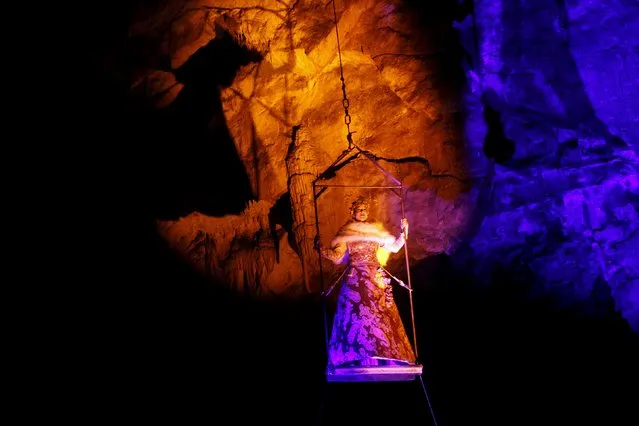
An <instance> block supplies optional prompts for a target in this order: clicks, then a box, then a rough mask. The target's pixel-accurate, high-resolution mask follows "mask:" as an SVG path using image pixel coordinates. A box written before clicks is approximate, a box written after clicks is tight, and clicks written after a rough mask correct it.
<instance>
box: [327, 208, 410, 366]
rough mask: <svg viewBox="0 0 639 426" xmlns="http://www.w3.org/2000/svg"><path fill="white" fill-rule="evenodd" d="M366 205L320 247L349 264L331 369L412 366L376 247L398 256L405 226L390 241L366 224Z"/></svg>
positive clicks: (332, 340)
mask: <svg viewBox="0 0 639 426" xmlns="http://www.w3.org/2000/svg"><path fill="white" fill-rule="evenodd" d="M368 210H369V203H368V201H367V200H366V199H365V198H363V197H360V198H358V199H356V200H355V201H354V202H353V203H352V205H351V208H350V213H351V216H352V219H351V220H349V221H348V222H346V224H344V225H343V226H342V227H341V229H340V230H339V231H338V233H337V235H336V236H335V238H333V240H332V241H331V248H322V247H319V251H320V254H321V256H323V257H325V258H327V259H330V260H331V261H332V262H333V263H335V264H344V263H347V264H348V265H347V270H346V271H345V273H344V274H343V275H342V279H341V282H340V283H339V284H340V290H339V295H338V299H337V310H336V313H335V318H334V320H333V328H332V332H331V338H330V342H329V349H328V363H329V368H331V367H338V366H346V365H352V366H358V365H362V366H363V365H389V364H409V363H410V364H413V363H415V361H416V360H415V353H414V351H413V348H412V346H411V345H410V342H409V340H408V336H407V335H406V331H405V329H404V325H403V324H402V320H401V318H400V316H399V312H398V310H397V305H396V304H395V301H394V299H393V295H392V287H391V282H390V278H389V277H388V274H387V273H386V272H385V270H384V268H382V267H381V265H380V263H379V261H378V259H377V250H378V248H380V247H383V248H384V249H386V250H388V251H389V252H391V253H397V252H398V251H399V250H400V249H401V248H402V247H403V246H404V244H405V242H406V240H405V234H407V233H408V222H407V220H406V219H402V233H401V235H399V236H398V237H397V238H395V237H393V236H392V235H391V234H390V233H389V232H388V231H387V230H386V229H385V228H384V226H383V225H382V224H381V223H379V222H370V221H368Z"/></svg>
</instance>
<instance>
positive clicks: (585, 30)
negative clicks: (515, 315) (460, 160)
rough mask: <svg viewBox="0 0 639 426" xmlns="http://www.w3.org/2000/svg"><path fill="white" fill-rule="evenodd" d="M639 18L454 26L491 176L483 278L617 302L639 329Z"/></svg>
mask: <svg viewBox="0 0 639 426" xmlns="http://www.w3.org/2000/svg"><path fill="white" fill-rule="evenodd" d="M638 17H639V4H638V3H637V2H632V1H600V2H589V1H555V0H539V1H535V2H527V1H523V0H513V1H503V0H502V1H488V0H485V1H484V0H477V1H475V10H474V13H470V14H468V15H467V16H465V17H461V18H460V19H459V20H458V22H456V24H455V25H456V28H458V29H459V31H460V36H461V39H462V40H463V43H464V46H465V49H466V51H467V57H466V61H465V65H464V66H465V69H466V70H467V74H468V76H469V79H468V80H469V85H468V91H467V93H466V99H467V106H468V115H469V119H468V120H467V121H466V141H467V144H468V146H469V154H470V158H471V164H472V165H471V166H470V170H471V173H472V174H473V175H474V176H485V175H490V176H491V187H490V190H489V191H487V192H486V195H485V197H483V198H482V200H483V201H482V202H483V203H484V209H483V213H482V220H481V224H480V226H479V227H478V228H477V232H476V234H475V235H474V236H473V238H471V239H469V240H468V242H467V243H468V246H467V247H468V250H469V253H468V256H469V257H470V258H472V259H473V260H472V261H471V262H470V263H472V268H474V271H475V273H476V275H477V276H479V277H481V278H482V279H484V280H488V281H490V280H491V277H492V274H493V273H494V271H495V269H496V268H497V267H502V268H503V267H504V266H506V267H509V268H512V269H514V270H519V271H521V273H522V274H524V275H527V276H528V277H529V281H531V282H532V284H530V285H531V294H533V295H534V296H540V295H545V294H552V295H555V296H556V297H557V300H558V301H559V303H561V304H563V305H567V306H571V305H573V306H574V305H579V304H582V305H585V306H588V305H592V304H593V303H594V304H596V303H598V302H602V303H603V302H604V300H603V299H606V298H612V299H613V300H614V304H615V306H616V309H617V310H618V311H619V312H620V313H621V314H622V315H623V316H624V317H625V318H626V319H627V321H628V322H629V324H630V325H631V326H632V327H633V329H634V330H635V331H638V330H639V254H638V253H639V233H638V232H637V228H638V227H639V222H638V221H637V211H638V210H639V178H638V175H637V149H638V145H639V134H638V133H637V132H638V131H639V127H638V126H637V120H638V117H639V103H637V99H638V95H639V50H638V46H639V39H638V38H637V37H636V34H637V33H639V19H637V18H638ZM633 34H635V35H634V36H633ZM482 154H483V155H482ZM598 288H605V290H604V291H598V290H597V289H598ZM597 299H602V300H597Z"/></svg>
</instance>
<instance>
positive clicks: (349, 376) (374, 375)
mask: <svg viewBox="0 0 639 426" xmlns="http://www.w3.org/2000/svg"><path fill="white" fill-rule="evenodd" d="M422 370H423V366H422V365H421V364H411V365H374V366H364V367H339V368H335V369H334V370H333V371H329V370H327V371H326V380H327V381H329V382H408V381H412V380H415V378H416V377H417V376H420V375H421V374H422Z"/></svg>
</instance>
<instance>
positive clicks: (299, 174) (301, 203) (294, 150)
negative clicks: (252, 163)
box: [286, 126, 319, 292]
mask: <svg viewBox="0 0 639 426" xmlns="http://www.w3.org/2000/svg"><path fill="white" fill-rule="evenodd" d="M314 158H315V154H314V151H313V150H312V148H311V144H310V140H309V136H308V132H307V130H306V129H305V128H304V127H303V126H297V127H294V128H293V140H292V142H291V145H290V147H289V152H288V155H287V157H286V171H287V174H288V190H289V193H290V195H291V207H292V211H293V232H294V234H295V242H296V243H297V246H298V247H299V250H300V253H299V255H300V257H301V260H302V270H303V273H304V286H305V288H306V290H307V291H309V292H312V291H313V290H314V286H313V284H312V283H313V277H314V276H316V274H317V272H318V270H319V266H318V263H317V253H316V252H315V250H314V248H313V242H314V239H315V236H316V230H315V209H314V201H313V180H315V178H316V177H317V173H318V172H317V166H316V164H315V160H314Z"/></svg>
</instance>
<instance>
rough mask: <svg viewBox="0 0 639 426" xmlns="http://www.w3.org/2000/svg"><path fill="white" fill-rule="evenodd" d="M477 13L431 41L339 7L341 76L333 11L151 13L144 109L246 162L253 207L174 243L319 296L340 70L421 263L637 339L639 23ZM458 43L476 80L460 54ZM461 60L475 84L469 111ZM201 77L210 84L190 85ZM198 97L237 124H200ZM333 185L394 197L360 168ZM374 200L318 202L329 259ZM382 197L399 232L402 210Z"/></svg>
mask: <svg viewBox="0 0 639 426" xmlns="http://www.w3.org/2000/svg"><path fill="white" fill-rule="evenodd" d="M458 3H459V4H462V3H463V4H465V5H468V4H471V2H458ZM473 3H474V9H473V8H468V9H464V8H463V7H460V14H459V16H458V19H457V21H456V22H455V23H454V25H451V24H450V22H446V21H440V20H437V18H436V15H435V14H433V16H434V18H433V19H432V20H431V21H427V20H426V21H424V19H422V20H420V21H419V22H421V24H420V25H421V26H417V25H416V24H415V22H416V20H415V19H414V18H415V15H414V13H413V12H414V10H413V9H411V7H410V5H411V4H412V2H408V1H405V2H404V1H400V0H395V1H382V0H353V1H348V2H343V3H342V2H337V3H336V4H337V16H338V22H339V40H340V47H341V57H340V56H338V48H337V37H336V34H335V27H334V22H333V18H334V15H333V9H332V7H331V4H330V3H329V4H327V3H326V2H324V1H319V0H302V1H298V2H292V1H291V2H281V1H275V0H255V1H252V2H241V1H232V0H207V1H182V2H179V1H177V0H175V1H172V2H167V3H165V6H163V7H162V8H157V9H156V10H155V11H154V12H153V13H149V12H148V11H145V12H144V14H142V15H141V16H140V19H138V21H137V23H135V24H134V25H132V27H131V39H132V40H133V41H132V42H131V45H132V46H139V47H137V49H140V51H144V52H145V54H144V55H137V57H138V58H144V60H139V61H138V62H137V63H136V64H135V67H134V69H132V70H131V71H130V74H131V75H132V76H134V77H131V87H132V92H133V93H134V94H136V96H138V98H139V99H142V100H144V102H145V103H147V104H149V105H151V106H152V107H153V108H156V109H159V111H162V114H164V115H162V117H164V118H163V120H171V119H174V118H175V116H176V113H175V110H178V107H179V108H181V109H179V110H178V111H181V112H179V114H182V116H187V117H189V120H191V121H189V123H196V122H197V125H198V126H200V127H202V128H204V129H207V130H206V131H207V132H209V133H207V134H208V135H209V136H208V137H209V138H210V141H209V142H207V143H209V144H210V145H212V146H214V145H215V139H216V137H217V138H219V137H220V135H221V134H225V135H227V136H228V138H229V140H230V141H232V145H231V148H228V149H227V151H225V152H230V153H231V155H236V156H237V157H239V162H238V164H240V165H241V166H238V167H239V168H240V169H241V170H242V173H244V177H243V179H245V180H246V186H247V188H248V189H247V192H250V193H251V196H250V197H247V199H246V200H244V204H246V208H245V209H244V211H243V212H242V213H241V214H235V213H232V214H231V213H227V214H224V213H221V214H206V213H202V212H197V211H196V212H193V210H198V209H188V208H187V209H185V210H186V212H185V213H183V214H181V215H179V216H180V217H179V218H170V219H169V218H165V217H163V218H161V220H160V221H159V228H160V230H161V232H162V235H164V236H165V238H166V239H167V240H168V241H170V242H171V243H172V244H173V245H174V246H175V247H176V248H177V249H178V250H179V251H180V252H182V253H183V254H184V255H185V256H186V257H188V258H189V259H191V260H192V261H193V263H194V265H196V266H197V267H198V268H200V269H201V270H202V271H204V272H206V273H209V274H211V275H214V276H216V277H217V278H220V279H222V280H224V281H227V282H230V283H232V285H233V286H235V287H237V288H238V289H242V290H245V291H248V292H250V293H257V294H271V293H274V294H295V293H296V292H298V291H304V288H306V289H309V290H313V286H312V285H311V284H309V283H311V282H313V280H314V278H313V277H314V274H315V273H316V270H317V264H316V260H315V259H312V251H311V250H310V248H309V247H310V244H311V241H312V238H313V237H314V233H313V230H312V229H313V226H314V223H312V224H310V223H309V221H314V220H315V217H314V214H312V213H313V212H314V210H313V206H311V205H310V204H311V202H312V188H309V182H310V181H311V179H309V178H308V176H313V175H316V174H317V173H320V172H321V171H323V170H325V169H326V167H328V166H329V165H330V164H331V163H332V162H333V161H334V160H335V159H336V158H337V157H338V156H339V155H340V154H341V153H342V151H343V150H344V149H346V148H347V147H348V143H347V141H346V133H347V128H346V125H345V123H344V118H345V117H344V115H345V111H344V107H343V104H342V97H343V94H342V88H341V82H340V59H341V63H342V65H343V73H344V77H345V81H346V91H347V94H348V99H349V101H350V108H349V113H350V116H351V119H352V122H351V124H350V130H351V131H353V132H354V135H353V136H354V141H355V143H356V144H358V146H359V147H361V148H362V149H363V150H368V151H370V152H371V153H373V154H374V155H375V156H377V158H378V160H379V164H380V165H382V166H383V167H385V168H387V169H388V170H389V171H390V172H391V173H393V174H394V175H395V176H397V177H398V178H400V179H401V180H402V181H403V182H404V184H405V187H406V200H405V205H404V208H405V211H406V216H407V217H408V219H409V221H410V222H411V238H410V242H409V245H408V249H409V253H410V256H411V260H412V262H413V263H414V264H417V263H418V262H419V261H420V260H423V259H426V258H427V257H429V256H430V255H431V254H433V253H446V254H447V255H449V256H451V258H452V260H453V261H454V262H456V263H457V264H458V265H460V270H465V271H467V273H470V274H473V275H474V276H476V277H477V279H478V280H479V281H480V282H481V281H483V282H487V283H489V282H493V281H494V280H495V279H496V278H495V274H496V273H497V272H496V271H499V270H500V269H503V268H508V269H512V270H515V271H518V273H519V274H520V275H521V276H522V277H523V278H522V283H523V282H524V281H525V282H526V283H527V284H526V285H528V286H529V287H528V288H527V289H528V290H529V291H530V292H531V294H532V295H542V294H543V295H547V294H554V295H557V299H558V300H559V301H561V303H564V304H568V305H574V304H578V305H579V304H583V305H588V304H589V303H591V302H593V300H594V302H596V301H597V299H598V298H609V297H612V298H613V299H614V302H615V305H616V308H617V309H618V310H619V312H620V313H621V314H622V315H623V316H624V318H626V320H627V321H628V322H629V323H630V324H631V326H632V327H634V329H635V330H637V331H639V316H638V315H639V314H638V312H639V300H638V298H639V279H638V277H639V270H638V269H639V267H638V266H637V265H639V260H638V255H637V251H638V247H639V237H638V235H639V234H638V233H637V228H638V227H639V222H638V220H637V214H638V213H637V212H638V210H639V178H638V176H637V149H638V146H637V145H638V143H639V126H638V121H639V106H638V105H637V101H636V99H639V53H638V46H639V42H638V41H637V37H636V36H635V34H637V33H639V26H638V25H639V23H638V22H639V20H637V19H636V17H637V16H639V5H638V4H637V2H636V1H631V0H625V1H624V0H606V1H600V2H589V1H556V0H539V1H535V2H527V1H524V0H513V1H510V0H508V1H506V0H494V1H493V0H475V1H474V2H473ZM422 18H423V16H422ZM424 22H428V25H425V24H424ZM456 34H457V35H458V36H459V40H460V42H461V43H462V45H463V47H464V49H465V50H466V55H465V57H464V60H463V61H458V60H457V58H456V57H455V56H454V53H453V51H452V50H450V44H451V43H456V40H455V37H456ZM220 44H226V45H228V46H231V47H232V48H233V49H234V50H226V51H223V52H231V51H232V52H235V53H234V54H233V61H234V62H233V63H234V67H230V68H232V69H227V68H229V66H228V63H229V62H230V61H229V58H228V57H226V56H225V54H224V53H220V52H222V51H221V50H220V49H219V48H218V47H216V46H218V45H220ZM216 49H218V50H216ZM240 51H241V52H242V53H241V54H240V53H237V52H240ZM216 55H217V56H216ZM202 58H204V59H202ZM447 60H448V61H452V62H455V63H456V68H457V69H462V68H463V70H464V71H465V73H466V84H465V87H464V92H463V93H462V95H463V97H461V98H460V97H459V96H458V95H459V93H458V92H457V91H456V90H455V87H454V86H455V83H451V81H453V82H455V81H456V80H455V77H454V76H451V75H450V74H451V68H446V66H443V65H442V64H443V63H445V62H446V61H447ZM203 63H204V64H205V65H207V66H209V67H210V68H207V69H210V70H214V72H211V73H209V74H207V73H202V72H201V73H200V74H197V78H194V75H196V74H194V73H193V72H192V70H193V69H195V68H198V69H201V67H202V66H203V65H202V64H203ZM212 74H215V78H216V79H215V82H213V77H211V75H212ZM207 81H209V83H208V84H207V83H206V82H207ZM202 87H205V88H206V90H202V89H201V88H202ZM189 90H190V91H189ZM187 95H188V96H187ZM201 98H205V99H209V100H210V99H212V98H215V102H217V103H219V106H220V111H221V112H222V113H221V114H219V115H214V114H212V113H211V112H210V111H208V113H207V111H206V110H204V111H202V110H201V109H197V108H196V107H195V106H194V105H195V104H196V102H195V99H201ZM198 102H199V101H198ZM189 105H190V106H189ZM172 108H173V109H172ZM191 127H192V126H191ZM220 129H221V130H220ZM300 129H301V131H302V133H300V135H297V132H298V130H300ZM302 134H303V138H297V136H300V137H301V136H302ZM211 135H213V136H211ZM205 140H207V139H205ZM296 144H297V145H296ZM302 145H303V146H302ZM210 152H218V153H219V152H221V151H220V149H219V148H211V151H210ZM190 157H192V158H198V160H200V161H202V154H201V153H200V152H192V153H190V154H189V155H187V156H186V158H190ZM287 159H288V161H287ZM176 161H177V160H176ZM205 164H206V162H205ZM224 166H227V165H226V164H225V165H224ZM305 173H308V175H305ZM226 175H228V176H231V175H230V174H228V173H227V174H226ZM216 176H224V173H220V174H219V175H216ZM304 176H307V177H304ZM219 180H220V181H221V182H220V183H222V184H230V183H231V182H226V181H224V182H222V181H223V180H224V179H223V178H221V179H219ZM229 180H233V178H231V177H229ZM331 182H332V183H346V184H355V185H356V184H367V185H377V184H382V183H384V182H387V181H385V180H384V176H383V175H382V174H381V173H379V171H378V170H377V169H376V168H375V167H373V166H372V165H371V163H370V162H369V161H368V160H367V159H365V158H364V157H363V156H361V155H360V156H359V157H358V158H355V159H353V160H352V161H350V162H349V163H348V165H347V166H345V167H343V168H340V169H339V170H338V171H337V172H336V173H335V177H334V178H333V179H331ZM236 192H238V193H239V192H240V191H239V190H238V191H236ZM360 192H362V190H356V189H351V188H348V189H345V188H332V189H330V190H327V191H326V192H325V193H323V194H322V196H321V197H320V198H319V201H318V212H319V217H320V234H321V238H322V240H323V241H324V242H325V243H326V242H327V241H328V240H330V238H331V236H332V234H333V233H334V232H335V230H336V229H337V227H338V226H339V225H340V224H341V223H342V222H343V221H344V220H345V219H346V216H347V210H346V205H347V202H348V200H349V199H350V198H352V197H354V196H355V195H357V194H359V193H360ZM369 193H370V195H372V196H374V197H375V198H376V203H375V209H376V212H375V213H376V216H377V217H379V218H380V219H381V220H382V221H384V222H385V223H386V224H387V226H388V227H389V228H390V229H391V230H392V231H393V232H397V231H398V230H399V229H398V224H399V219H400V217H401V213H402V208H401V204H400V203H399V199H398V198H397V197H396V196H394V195H393V194H391V193H390V192H388V191H385V192H383V191H369ZM249 199H250V200H253V201H250V202H249ZM224 202H225V201H224V200H223V199H218V200H213V201H211V203H212V204H216V203H224ZM222 210H223V209H222ZM291 210H292V211H291ZM311 214H312V216H313V217H309V216H311ZM311 225H312V226H311ZM401 260H402V259H399V258H398V259H395V260H394V261H396V262H397V263H396V264H395V265H393V264H392V263H391V266H397V265H400V264H401ZM391 261H393V260H391ZM522 283H512V285H513V286H516V285H524V284H522ZM602 285H603V287H604V288H606V289H608V291H607V294H604V295H603V296H601V295H599V294H598V293H597V291H596V290H595V289H597V288H600V287H601V286H602Z"/></svg>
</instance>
